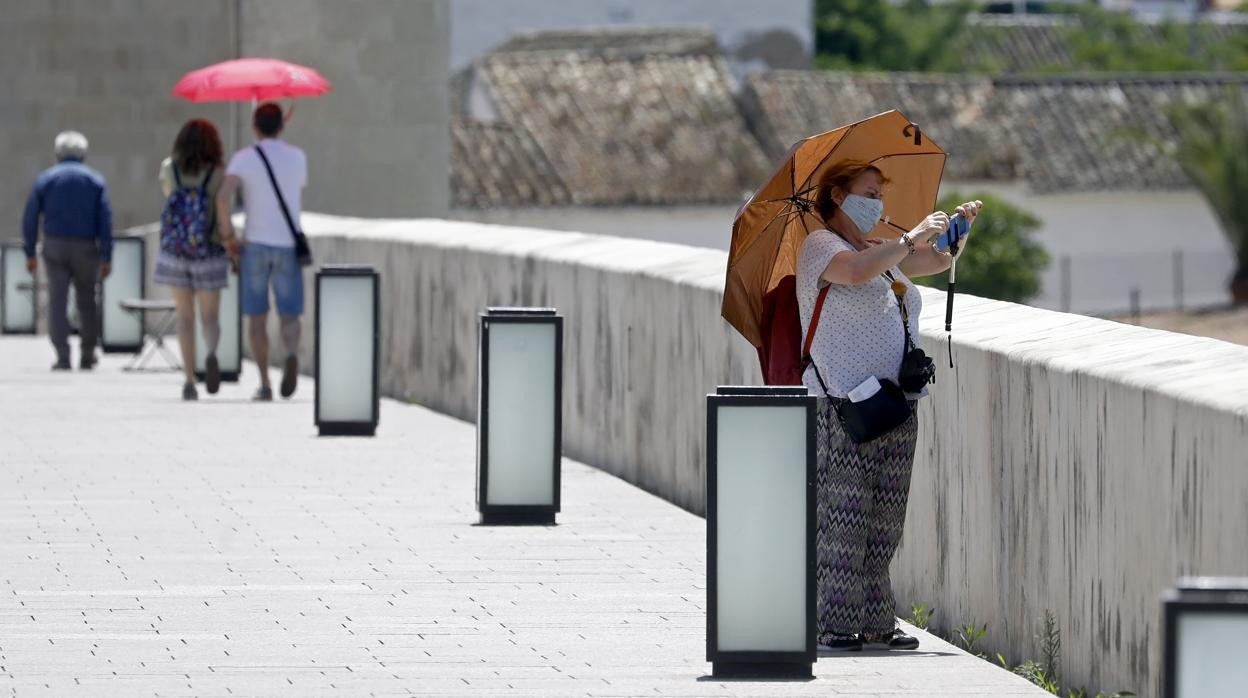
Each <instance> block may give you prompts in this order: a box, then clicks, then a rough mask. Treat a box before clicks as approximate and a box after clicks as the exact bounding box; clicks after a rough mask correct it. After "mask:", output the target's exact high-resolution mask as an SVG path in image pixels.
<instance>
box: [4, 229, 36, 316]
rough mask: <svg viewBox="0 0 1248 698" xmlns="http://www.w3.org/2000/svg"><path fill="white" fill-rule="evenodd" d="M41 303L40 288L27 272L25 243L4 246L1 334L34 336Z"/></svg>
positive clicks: (8, 243)
mask: <svg viewBox="0 0 1248 698" xmlns="http://www.w3.org/2000/svg"><path fill="white" fill-rule="evenodd" d="M37 302H38V286H37V285H36V284H35V277H34V276H33V275H31V273H30V272H28V271H26V251H25V250H24V249H23V248H22V243H21V242H18V241H6V242H4V243H0V334H34V333H35V318H36V317H37V316H38V314H39V313H38V312H37V311H36V308H37V307H38V306H37Z"/></svg>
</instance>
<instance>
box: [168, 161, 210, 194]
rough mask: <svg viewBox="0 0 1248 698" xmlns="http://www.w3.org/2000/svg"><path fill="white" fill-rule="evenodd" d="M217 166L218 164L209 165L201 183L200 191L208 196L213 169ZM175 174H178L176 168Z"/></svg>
mask: <svg viewBox="0 0 1248 698" xmlns="http://www.w3.org/2000/svg"><path fill="white" fill-rule="evenodd" d="M215 167H216V165H209V166H208V171H207V172H205V173H204V181H202V182H200V183H199V193H200V194H201V195H203V196H205V197H206V196H208V182H210V181H212V170H213V169H214V168H215ZM174 176H175V177H176V176H177V171H176V170H175V171H174Z"/></svg>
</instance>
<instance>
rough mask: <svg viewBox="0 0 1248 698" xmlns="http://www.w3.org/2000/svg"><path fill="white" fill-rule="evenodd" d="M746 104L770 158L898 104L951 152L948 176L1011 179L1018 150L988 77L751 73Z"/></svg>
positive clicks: (747, 84)
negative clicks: (999, 115)
mask: <svg viewBox="0 0 1248 698" xmlns="http://www.w3.org/2000/svg"><path fill="white" fill-rule="evenodd" d="M741 101H742V105H743V106H742V108H743V109H744V111H745V113H746V115H747V118H748V119H749V120H750V123H751V126H752V127H753V129H754V132H755V133H756V134H757V135H758V138H759V140H760V141H761V142H762V143H763V145H764V147H765V148H766V149H767V153H768V155H769V156H770V157H771V158H772V159H778V158H780V157H782V156H783V155H784V154H785V153H786V152H788V149H789V147H790V146H792V145H793V144H794V143H796V142H797V141H798V140H800V139H802V138H805V137H807V136H811V135H814V134H816V133H822V132H823V131H830V130H832V129H834V128H837V127H838V126H842V125H844V124H848V123H852V122H854V121H859V120H861V119H865V118H867V117H869V116H872V115H874V114H879V113H880V112H885V111H888V110H890V109H900V110H901V111H902V113H904V114H905V115H906V116H908V117H910V118H911V119H912V120H914V121H915V122H916V123H918V124H919V125H920V127H921V128H922V129H923V131H924V132H926V133H928V134H930V135H931V136H932V138H933V139H934V140H935V141H936V142H937V143H939V144H940V145H941V146H942V147H943V148H944V149H945V150H946V152H949V153H951V157H950V158H949V161H948V163H947V164H946V168H945V172H946V176H950V177H955V178H962V179H966V178H977V179H1012V178H1013V177H1014V176H1015V174H1016V167H1017V156H1016V154H1015V153H1014V151H1015V150H1016V149H1015V148H1014V146H1013V145H1012V143H1011V141H1010V139H1008V138H1005V137H1003V135H1004V134H1001V133H999V132H998V130H996V129H994V130H990V131H988V130H985V129H984V128H983V127H982V124H983V123H984V122H985V121H987V120H995V119H994V117H993V116H992V114H991V111H992V109H993V86H992V81H991V80H989V79H987V78H976V77H964V76H932V75H930V74H897V73H881V74H865V73H835V72H826V71H816V72H808V71H777V72H772V73H766V74H762V75H755V76H751V77H750V78H749V79H748V80H747V83H746V86H745V91H744V94H743V95H742V99H741Z"/></svg>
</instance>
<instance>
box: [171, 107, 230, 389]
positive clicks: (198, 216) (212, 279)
mask: <svg viewBox="0 0 1248 698" xmlns="http://www.w3.org/2000/svg"><path fill="white" fill-rule="evenodd" d="M222 152H223V149H222V147H221V138H220V136H219V135H217V128H216V127H215V126H213V125H212V122H211V121H208V120H207V119H191V120H190V121H188V122H186V124H185V125H183V126H182V129H181V130H180V131H179V132H178V136H177V138H176V139H175V140H174V142H173V153H172V155H171V156H170V157H168V158H165V160H164V162H162V163H161V164H160V189H161V192H162V193H163V194H164V196H165V207H164V210H163V211H162V213H161V216H160V256H159V257H158V258H157V259H156V273H155V275H154V277H153V278H154V280H155V282H156V283H158V284H162V285H164V286H168V287H169V288H170V290H171V291H172V292H173V300H174V303H175V305H176V306H177V316H178V344H179V345H180V346H181V348H182V370H183V372H184V373H185V376H186V382H185V383H184V384H183V386H182V399H183V400H196V399H198V398H199V393H198V391H196V389H195V306H196V303H197V302H198V305H199V319H200V325H201V326H202V328H203V334H204V345H205V346H206V347H207V351H208V356H207V357H206V358H205V359H204V383H205V386H206V387H207V389H208V392H209V393H215V392H217V389H218V388H219V387H220V385H221V368H220V365H219V364H218V362H217V356H216V352H217V344H218V342H219V341H220V339H221V323H220V320H219V319H218V314H219V309H220V301H221V289H223V288H225V287H226V285H227V284H228V282H229V276H228V275H229V273H230V264H229V261H228V259H227V258H226V254H225V247H224V244H225V243H226V242H228V240H224V239H222V237H221V233H220V230H221V227H219V226H218V225H217V220H216V213H215V210H214V209H215V207H214V203H213V202H214V201H215V200H216V196H217V190H219V189H220V188H221V182H222V181H223V180H224V179H225V167H224V165H223V164H222Z"/></svg>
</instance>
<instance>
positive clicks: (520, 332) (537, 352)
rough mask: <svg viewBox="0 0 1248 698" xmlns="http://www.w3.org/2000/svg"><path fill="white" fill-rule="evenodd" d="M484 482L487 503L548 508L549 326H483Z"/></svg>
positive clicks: (551, 448) (551, 453)
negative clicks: (485, 341)
mask: <svg viewBox="0 0 1248 698" xmlns="http://www.w3.org/2000/svg"><path fill="white" fill-rule="evenodd" d="M488 350H489V364H488V366H486V370H487V371H489V379H488V380H489V383H488V386H489V395H488V398H487V399H488V402H487V406H488V409H489V416H488V419H489V422H488V429H489V434H487V435H486V448H487V449H488V451H487V456H486V457H487V458H488V468H489V479H488V482H487V483H486V486H487V490H486V501H487V502H488V503H489V504H492V505H507V504H528V505H553V504H554V502H555V499H554V496H555V493H554V473H553V471H552V470H551V467H552V464H553V463H554V459H555V443H554V433H555V432H554V429H555V410H556V409H558V406H557V405H556V404H555V361H556V360H557V359H558V357H557V356H556V346H555V325H554V324H553V323H540V324H539V323H527V322H526V323H513V322H492V323H490V324H489V347H488Z"/></svg>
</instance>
